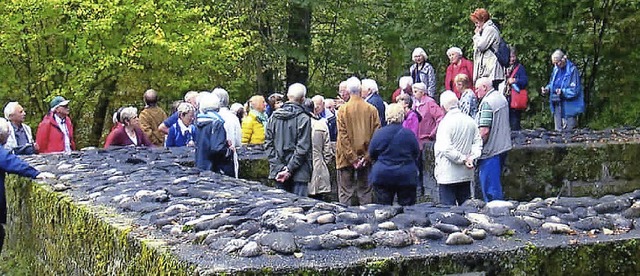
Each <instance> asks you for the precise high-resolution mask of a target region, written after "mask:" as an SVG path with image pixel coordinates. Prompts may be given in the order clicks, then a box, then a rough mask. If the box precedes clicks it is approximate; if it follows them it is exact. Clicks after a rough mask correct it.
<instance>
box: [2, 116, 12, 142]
mask: <svg viewBox="0 0 640 276" xmlns="http://www.w3.org/2000/svg"><path fill="white" fill-rule="evenodd" d="M10 127H11V124H10V123H9V121H7V120H6V119H4V118H0V137H4V138H7V137H9V134H10V133H11V129H9V128H10Z"/></svg>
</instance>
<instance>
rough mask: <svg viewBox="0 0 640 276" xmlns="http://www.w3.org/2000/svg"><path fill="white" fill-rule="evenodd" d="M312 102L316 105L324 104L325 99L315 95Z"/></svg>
mask: <svg viewBox="0 0 640 276" xmlns="http://www.w3.org/2000/svg"><path fill="white" fill-rule="evenodd" d="M311 100H312V101H313V102H314V103H316V102H322V103H324V97H322V95H315V96H313V97H312V98H311Z"/></svg>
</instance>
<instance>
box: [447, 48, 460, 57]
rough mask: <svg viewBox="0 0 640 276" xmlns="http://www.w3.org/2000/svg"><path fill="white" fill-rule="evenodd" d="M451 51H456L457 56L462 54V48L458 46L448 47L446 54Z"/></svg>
mask: <svg viewBox="0 0 640 276" xmlns="http://www.w3.org/2000/svg"><path fill="white" fill-rule="evenodd" d="M452 53H456V54H458V55H459V56H462V49H460V48H458V47H451V48H449V50H447V56H448V55H450V54H452Z"/></svg>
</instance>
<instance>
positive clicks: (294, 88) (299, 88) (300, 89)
mask: <svg viewBox="0 0 640 276" xmlns="http://www.w3.org/2000/svg"><path fill="white" fill-rule="evenodd" d="M306 95H307V87H305V86H304V84H302V83H294V84H292V85H290V86H289V89H287V98H289V100H291V101H294V102H297V103H302V102H303V100H304V97H305V96H306Z"/></svg>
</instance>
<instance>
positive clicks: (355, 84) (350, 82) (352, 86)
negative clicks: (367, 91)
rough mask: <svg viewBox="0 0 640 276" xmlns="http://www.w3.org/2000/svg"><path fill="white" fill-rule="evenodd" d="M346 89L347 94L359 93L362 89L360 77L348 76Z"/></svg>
mask: <svg viewBox="0 0 640 276" xmlns="http://www.w3.org/2000/svg"><path fill="white" fill-rule="evenodd" d="M347 90H348V91H349V94H356V95H360V92H361V91H362V83H361V82H360V79H358V78H356V77H350V78H349V79H347Z"/></svg>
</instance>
